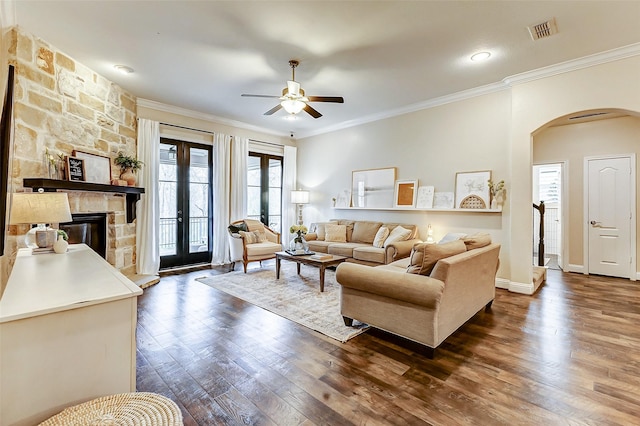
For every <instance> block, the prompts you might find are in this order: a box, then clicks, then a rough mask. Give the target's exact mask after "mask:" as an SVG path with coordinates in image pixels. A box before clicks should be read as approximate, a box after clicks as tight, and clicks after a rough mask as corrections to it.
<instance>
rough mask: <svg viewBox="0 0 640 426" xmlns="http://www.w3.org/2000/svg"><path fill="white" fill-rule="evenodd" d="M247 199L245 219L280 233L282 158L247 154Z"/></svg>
mask: <svg viewBox="0 0 640 426" xmlns="http://www.w3.org/2000/svg"><path fill="white" fill-rule="evenodd" d="M247 198H248V200H247V217H248V218H250V219H256V220H259V221H260V222H262V223H264V224H265V225H267V226H268V227H269V228H271V229H273V230H274V231H276V232H281V225H282V223H281V222H282V212H281V210H282V207H281V206H282V157H277V156H273V155H267V154H257V153H254V152H251V153H249V159H248V171H247Z"/></svg>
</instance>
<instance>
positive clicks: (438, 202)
mask: <svg viewBox="0 0 640 426" xmlns="http://www.w3.org/2000/svg"><path fill="white" fill-rule="evenodd" d="M453 203H454V199H453V192H436V193H434V194H433V208H434V209H452V208H453Z"/></svg>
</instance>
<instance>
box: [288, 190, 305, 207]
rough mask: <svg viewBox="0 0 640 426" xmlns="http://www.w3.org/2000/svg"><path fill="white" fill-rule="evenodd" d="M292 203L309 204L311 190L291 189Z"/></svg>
mask: <svg viewBox="0 0 640 426" xmlns="http://www.w3.org/2000/svg"><path fill="white" fill-rule="evenodd" d="M291 203H292V204H309V191H302V190H300V189H299V190H297V191H291Z"/></svg>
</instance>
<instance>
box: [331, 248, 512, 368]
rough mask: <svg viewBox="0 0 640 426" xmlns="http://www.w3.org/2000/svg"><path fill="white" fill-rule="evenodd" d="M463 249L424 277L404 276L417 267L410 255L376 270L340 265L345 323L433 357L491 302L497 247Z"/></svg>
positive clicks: (436, 264)
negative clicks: (363, 326)
mask: <svg viewBox="0 0 640 426" xmlns="http://www.w3.org/2000/svg"><path fill="white" fill-rule="evenodd" d="M460 243H461V240H459V241H458V244H460ZM447 244H451V243H447ZM453 245H455V244H453ZM434 247H435V246H434ZM462 250H464V251H463V252H459V251H460V250H458V252H459V254H455V255H452V256H449V257H445V258H442V259H440V260H437V263H435V266H434V267H433V270H432V271H431V272H430V274H429V275H428V276H426V275H420V274H416V273H408V272H407V268H408V267H412V268H415V267H416V264H415V263H416V262H414V260H413V258H414V253H412V256H411V258H406V259H403V260H400V261H396V262H393V263H392V264H390V265H384V266H377V267H374V268H372V267H368V266H362V265H356V264H348V263H343V264H341V265H340V266H338V268H337V271H336V279H337V281H338V283H339V284H340V285H341V296H340V303H341V305H340V310H341V314H342V316H343V318H344V321H345V324H346V325H348V326H351V325H352V321H353V320H354V319H357V320H358V321H361V322H363V323H366V324H369V325H371V326H373V327H376V328H379V329H382V330H386V331H388V332H391V333H393V334H397V335H399V336H402V337H405V338H407V339H410V340H413V341H415V342H418V343H420V344H421V345H424V346H426V350H425V352H426V353H427V355H428V356H431V357H433V353H434V350H435V348H437V347H438V345H440V344H441V343H442V342H443V341H444V340H445V339H446V338H447V337H448V336H449V335H451V334H452V333H453V332H454V331H456V330H457V329H458V328H459V327H460V326H462V325H463V324H464V323H465V322H466V321H467V320H469V319H470V318H471V317H473V316H474V315H475V314H476V313H477V312H478V311H479V310H481V309H482V308H483V307H484V308H485V309H486V310H488V309H489V308H490V307H491V303H492V302H493V299H494V297H495V277H496V273H497V270H498V264H499V260H498V255H499V252H500V245H499V244H489V245H486V246H484V247H480V248H471V249H469V250H465V248H464V246H463V248H462ZM417 263H418V267H419V266H420V262H417Z"/></svg>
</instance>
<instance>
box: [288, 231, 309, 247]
mask: <svg viewBox="0 0 640 426" xmlns="http://www.w3.org/2000/svg"><path fill="white" fill-rule="evenodd" d="M307 231H308V230H307V227H306V226H304V225H291V227H290V228H289V233H290V234H295V237H293V239H292V240H291V241H290V242H289V250H292V251H299V250H303V251H305V252H307V251H309V244H308V243H307V240H305V239H304V236H305V235H306V234H307Z"/></svg>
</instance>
